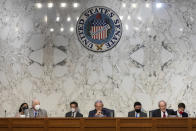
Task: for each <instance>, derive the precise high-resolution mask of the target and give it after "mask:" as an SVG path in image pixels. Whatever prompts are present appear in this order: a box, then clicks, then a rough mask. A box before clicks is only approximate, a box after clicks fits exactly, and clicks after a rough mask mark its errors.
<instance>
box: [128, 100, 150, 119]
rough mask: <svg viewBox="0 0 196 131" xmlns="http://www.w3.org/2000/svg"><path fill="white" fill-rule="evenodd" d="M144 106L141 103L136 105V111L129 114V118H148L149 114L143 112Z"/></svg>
mask: <svg viewBox="0 0 196 131" xmlns="http://www.w3.org/2000/svg"><path fill="white" fill-rule="evenodd" d="M141 109H142V104H141V103H140V102H135V103H134V110H133V111H130V112H129V113H128V117H136V118H137V117H147V114H146V113H144V112H142V111H141Z"/></svg>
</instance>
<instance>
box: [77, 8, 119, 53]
mask: <svg viewBox="0 0 196 131" xmlns="http://www.w3.org/2000/svg"><path fill="white" fill-rule="evenodd" d="M76 33H77V36H78V40H79V41H80V43H81V44H82V45H83V46H84V47H86V48H87V49H89V50H91V51H95V52H104V51H108V50H110V49H112V48H113V47H114V46H116V45H117V44H118V42H119V40H120V38H121V36H122V23H121V20H120V18H119V16H118V15H117V14H116V13H115V12H114V11H113V10H112V9H110V8H108V7H104V6H95V7H91V8H88V9H87V10H85V11H84V12H83V13H82V14H81V16H80V18H79V19H78V22H77V25H76Z"/></svg>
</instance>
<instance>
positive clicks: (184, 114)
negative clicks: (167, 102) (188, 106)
mask: <svg viewBox="0 0 196 131" xmlns="http://www.w3.org/2000/svg"><path fill="white" fill-rule="evenodd" d="M174 114H175V115H177V111H175V112H174ZM182 117H188V113H186V112H183V113H182Z"/></svg>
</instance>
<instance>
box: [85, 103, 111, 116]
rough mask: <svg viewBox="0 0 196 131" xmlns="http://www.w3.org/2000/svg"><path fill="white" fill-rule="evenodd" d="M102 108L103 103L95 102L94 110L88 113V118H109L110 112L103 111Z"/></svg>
mask: <svg viewBox="0 0 196 131" xmlns="http://www.w3.org/2000/svg"><path fill="white" fill-rule="evenodd" d="M103 106H104V105H103V102H102V101H101V100H97V101H96V102H95V110H92V111H90V112H89V115H88V117H110V112H108V110H106V109H103Z"/></svg>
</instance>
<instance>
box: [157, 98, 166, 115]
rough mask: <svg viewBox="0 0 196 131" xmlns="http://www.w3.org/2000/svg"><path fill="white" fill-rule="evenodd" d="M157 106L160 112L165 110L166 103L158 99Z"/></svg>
mask: <svg viewBox="0 0 196 131" xmlns="http://www.w3.org/2000/svg"><path fill="white" fill-rule="evenodd" d="M158 106H159V108H160V110H161V111H162V112H165V111H166V109H167V103H166V102H165V101H164V100H161V101H159V103H158Z"/></svg>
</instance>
